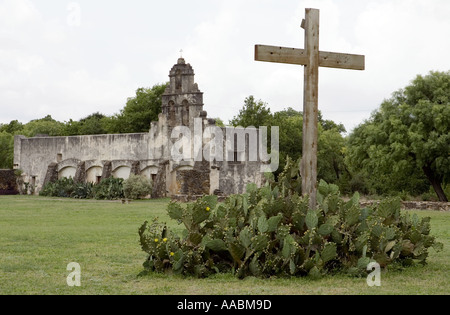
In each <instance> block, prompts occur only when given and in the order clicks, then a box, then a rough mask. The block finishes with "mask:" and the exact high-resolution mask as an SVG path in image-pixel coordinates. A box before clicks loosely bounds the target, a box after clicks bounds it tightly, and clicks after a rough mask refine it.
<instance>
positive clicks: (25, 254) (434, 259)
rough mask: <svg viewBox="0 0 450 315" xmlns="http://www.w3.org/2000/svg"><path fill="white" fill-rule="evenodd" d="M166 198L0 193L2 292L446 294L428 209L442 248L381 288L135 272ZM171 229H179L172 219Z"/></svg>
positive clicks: (436, 218)
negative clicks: (75, 266)
mask: <svg viewBox="0 0 450 315" xmlns="http://www.w3.org/2000/svg"><path fill="white" fill-rule="evenodd" d="M167 203H168V200H167V199H165V200H151V201H136V202H132V203H131V204H121V203H119V202H108V201H92V200H88V201H86V200H81V201H78V200H72V199H65V200H62V199H51V198H41V197H26V196H7V197H5V196H2V197H0V294H245V295H247V294H261V295H266V294H449V293H450V290H449V289H450V285H449V283H450V272H449V271H450V238H449V230H450V213H444V212H434V211H414V212H415V213H417V214H418V215H419V216H431V217H432V220H431V224H432V233H433V235H435V236H437V238H438V240H439V241H440V242H442V243H444V251H442V252H440V253H436V252H435V251H434V250H433V249H430V257H429V260H428V262H429V263H428V265H426V266H425V267H423V266H414V267H410V268H407V269H403V270H394V269H391V270H387V271H383V273H382V276H381V287H373V288H371V287H368V286H367V284H366V279H365V278H351V277H349V276H345V275H339V276H328V277H326V278H323V279H320V280H310V279H305V278H291V279H281V278H272V279H256V278H247V279H245V280H238V279H236V278H234V277H233V276H231V275H217V276H213V277H211V278H208V279H194V278H184V277H180V276H174V275H161V274H152V275H148V276H143V277H139V276H138V274H139V273H140V272H141V271H142V270H143V267H142V263H143V262H144V260H145V258H146V254H145V253H144V252H143V251H141V249H140V245H139V236H138V228H139V227H140V225H141V224H142V223H143V222H144V221H145V220H149V221H150V220H151V219H152V218H153V217H155V216H158V217H159V218H160V219H161V220H162V221H166V222H170V223H171V224H172V225H173V224H174V223H172V221H170V220H169V218H168V216H167V215H166V205H167ZM173 228H174V229H177V228H178V229H180V228H179V227H178V226H177V225H175V226H173ZM70 262H77V263H79V264H80V265H81V287H69V286H68V285H67V283H66V277H67V276H68V275H69V273H70V271H67V270H66V268H67V265H68V264H69V263H70Z"/></svg>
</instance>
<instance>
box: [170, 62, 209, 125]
mask: <svg viewBox="0 0 450 315" xmlns="http://www.w3.org/2000/svg"><path fill="white" fill-rule="evenodd" d="M194 76H195V74H194V70H193V69H192V67H191V65H190V64H186V62H185V60H184V58H179V59H178V62H177V64H176V65H174V66H173V67H172V69H171V70H170V74H169V78H170V83H169V85H168V86H167V88H166V90H165V92H164V94H163V95H162V113H163V114H164V115H166V117H167V121H168V124H169V127H175V126H187V127H192V126H193V124H194V118H196V117H200V113H201V112H202V111H203V93H202V92H200V90H199V89H198V85H197V83H195V82H194Z"/></svg>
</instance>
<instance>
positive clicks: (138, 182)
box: [123, 175, 152, 199]
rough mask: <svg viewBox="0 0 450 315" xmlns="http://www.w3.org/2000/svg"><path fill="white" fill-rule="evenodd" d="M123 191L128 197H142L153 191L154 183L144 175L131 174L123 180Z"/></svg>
mask: <svg viewBox="0 0 450 315" xmlns="http://www.w3.org/2000/svg"><path fill="white" fill-rule="evenodd" d="M123 192H124V195H125V198H127V199H141V198H144V197H145V196H147V195H150V194H151V193H152V183H151V181H150V180H148V179H147V178H146V177H144V176H138V175H131V176H130V177H129V178H128V179H127V180H125V181H124V182H123Z"/></svg>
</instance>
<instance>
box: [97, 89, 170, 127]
mask: <svg viewBox="0 0 450 315" xmlns="http://www.w3.org/2000/svg"><path fill="white" fill-rule="evenodd" d="M166 87H167V83H164V84H157V85H154V86H153V87H152V88H139V89H137V90H136V96H134V97H130V98H128V101H127V104H126V105H125V107H124V108H123V109H122V110H121V111H120V113H119V114H116V115H114V116H112V117H111V118H109V119H105V120H104V124H105V128H106V130H107V131H108V133H135V132H148V131H149V129H150V123H151V122H152V121H157V120H158V115H159V114H160V113H161V104H162V95H163V93H164V91H165V89H166Z"/></svg>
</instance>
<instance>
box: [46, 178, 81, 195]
mask: <svg viewBox="0 0 450 315" xmlns="http://www.w3.org/2000/svg"><path fill="white" fill-rule="evenodd" d="M74 190H75V183H74V181H73V178H61V179H58V180H57V181H55V182H52V183H48V184H46V185H45V186H44V187H43V188H42V190H41V191H40V192H39V195H40V196H45V197H61V198H68V197H70V196H71V195H72V193H73V191H74Z"/></svg>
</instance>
